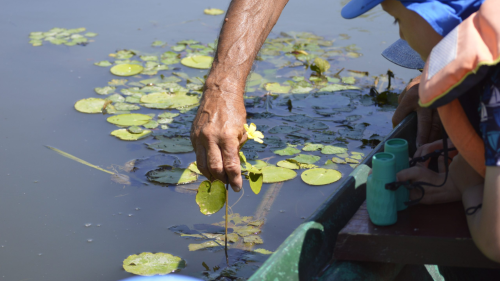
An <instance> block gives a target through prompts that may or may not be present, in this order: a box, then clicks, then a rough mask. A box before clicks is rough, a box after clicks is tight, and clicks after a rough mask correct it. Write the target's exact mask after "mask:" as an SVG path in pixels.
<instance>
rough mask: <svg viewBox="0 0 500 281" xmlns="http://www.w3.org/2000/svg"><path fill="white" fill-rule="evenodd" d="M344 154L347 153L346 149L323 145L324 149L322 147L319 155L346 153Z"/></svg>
mask: <svg viewBox="0 0 500 281" xmlns="http://www.w3.org/2000/svg"><path fill="white" fill-rule="evenodd" d="M346 152H347V148H345V147H338V146H333V145H325V147H323V149H321V153H323V154H341V153H346Z"/></svg>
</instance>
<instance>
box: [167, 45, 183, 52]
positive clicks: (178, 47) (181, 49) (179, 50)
mask: <svg viewBox="0 0 500 281" xmlns="http://www.w3.org/2000/svg"><path fill="white" fill-rule="evenodd" d="M170 48H171V49H172V50H174V51H176V52H182V51H184V50H185V49H186V45H175V46H172V47H170Z"/></svg>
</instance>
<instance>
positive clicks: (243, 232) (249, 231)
mask: <svg viewBox="0 0 500 281" xmlns="http://www.w3.org/2000/svg"><path fill="white" fill-rule="evenodd" d="M233 230H234V232H236V233H238V235H239V236H241V237H246V236H249V235H255V234H259V233H260V232H261V231H260V229H259V228H257V227H254V226H250V225H245V226H236V227H233Z"/></svg>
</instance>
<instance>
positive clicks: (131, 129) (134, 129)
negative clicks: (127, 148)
mask: <svg viewBox="0 0 500 281" xmlns="http://www.w3.org/2000/svg"><path fill="white" fill-rule="evenodd" d="M127 130H128V131H129V132H130V133H132V134H140V133H142V132H144V129H143V128H141V127H139V126H132V127H129V128H128V129H127Z"/></svg>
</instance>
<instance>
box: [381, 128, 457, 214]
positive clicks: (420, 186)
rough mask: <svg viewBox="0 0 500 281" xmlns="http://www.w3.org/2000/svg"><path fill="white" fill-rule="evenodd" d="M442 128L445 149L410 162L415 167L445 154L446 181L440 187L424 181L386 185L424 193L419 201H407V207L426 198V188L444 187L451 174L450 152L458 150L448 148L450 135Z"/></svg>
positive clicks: (393, 188)
mask: <svg viewBox="0 0 500 281" xmlns="http://www.w3.org/2000/svg"><path fill="white" fill-rule="evenodd" d="M441 128H442V133H443V149H438V150H435V151H433V152H431V153H429V154H427V155H424V156H422V157H416V158H413V159H412V160H411V161H410V167H411V166H415V164H416V163H417V162H424V161H427V160H428V159H429V158H431V157H439V156H440V155H441V153H444V159H445V161H444V167H445V172H446V174H445V176H444V181H443V182H442V183H441V184H439V185H435V184H432V183H428V182H423V181H416V182H413V183H408V182H391V183H388V184H386V185H385V189H389V190H397V189H398V188H399V187H401V186H403V187H405V188H407V189H409V190H411V189H418V190H420V192H421V193H422V195H421V196H420V198H418V199H415V200H410V201H407V202H405V205H406V206H413V205H416V204H418V203H419V202H420V201H421V200H422V198H424V195H425V190H424V186H431V187H442V186H443V185H445V183H446V181H447V180H448V172H449V167H448V159H449V157H448V151H452V150H455V149H456V148H454V147H452V148H448V140H447V139H448V135H447V134H446V131H445V129H444V127H441Z"/></svg>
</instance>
